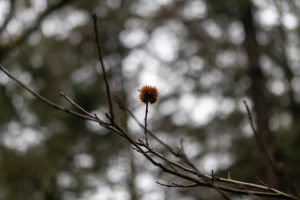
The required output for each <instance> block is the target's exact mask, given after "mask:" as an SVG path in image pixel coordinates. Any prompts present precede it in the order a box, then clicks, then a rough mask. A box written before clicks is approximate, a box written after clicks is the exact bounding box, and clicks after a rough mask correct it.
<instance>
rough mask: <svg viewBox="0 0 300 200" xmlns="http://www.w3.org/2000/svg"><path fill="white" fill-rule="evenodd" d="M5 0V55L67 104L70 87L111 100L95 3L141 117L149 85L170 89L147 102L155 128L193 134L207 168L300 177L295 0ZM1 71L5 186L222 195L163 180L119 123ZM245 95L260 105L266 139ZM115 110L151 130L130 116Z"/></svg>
mask: <svg viewBox="0 0 300 200" xmlns="http://www.w3.org/2000/svg"><path fill="white" fill-rule="evenodd" d="M1 3H2V7H3V8H5V9H4V10H5V12H4V11H3V12H2V13H3V15H2V25H1V28H0V34H1V37H0V38H1V40H0V42H1V46H0V59H1V63H3V64H4V65H5V66H8V69H9V70H10V71H11V72H12V73H13V74H15V75H16V76H17V77H19V78H20V79H21V80H22V81H24V82H26V83H27V84H29V86H31V87H33V88H35V89H36V90H38V91H39V92H40V93H41V94H42V95H44V96H46V97H47V98H49V99H50V100H53V101H55V102H57V103H60V104H64V105H66V106H67V104H66V103H65V102H64V101H63V99H62V98H61V97H59V95H58V94H59V92H60V91H64V92H65V93H66V94H67V95H68V96H70V97H72V99H74V100H75V101H76V102H77V103H79V104H80V105H82V106H83V107H84V108H85V109H87V110H88V111H91V112H96V113H97V114H98V115H99V116H103V115H104V113H105V112H107V111H108V110H107V108H108V106H107V104H106V102H105V95H104V94H105V86H104V82H103V79H102V78H101V76H100V75H99V73H101V70H100V65H99V64H98V60H97V52H96V46H95V42H94V34H93V27H92V22H91V19H90V15H91V14H92V13H96V14H97V16H98V18H99V19H100V24H99V30H100V33H99V35H101V41H102V43H103V47H102V48H103V55H104V61H105V63H106V64H107V66H108V69H107V73H108V78H109V80H110V83H111V90H112V93H113V95H114V96H115V97H116V98H117V99H121V100H122V103H123V104H125V105H127V106H128V107H129V108H130V109H132V111H133V113H134V114H135V115H136V116H137V117H138V119H139V120H140V121H142V120H143V115H144V107H143V106H142V104H141V102H139V101H138V99H137V96H138V93H137V89H138V88H140V86H141V85H142V84H154V85H157V86H158V88H159V89H160V94H161V98H160V101H159V103H158V105H157V106H154V107H151V108H150V112H149V126H150V129H151V130H152V131H153V132H154V133H155V134H156V135H158V136H159V137H161V138H162V139H163V140H164V141H166V142H167V143H168V144H170V145H172V146H178V145H179V141H180V139H181V138H184V144H185V146H186V153H187V154H188V156H189V157H191V159H192V160H193V161H194V162H195V163H196V165H197V166H198V167H199V168H200V169H201V170H202V171H205V172H207V173H211V170H212V169H213V170H214V171H215V173H217V174H219V175H220V176H225V175H226V176H227V173H228V172H230V173H231V176H232V177H238V178H239V180H244V181H251V182H255V181H256V180H255V177H256V176H257V177H259V179H261V180H263V181H264V182H265V183H267V184H268V185H270V186H274V187H278V188H281V189H282V190H285V191H288V192H291V193H293V192H295V190H296V188H299V185H300V183H299V178H298V172H297V169H298V168H299V154H300V152H299V147H298V145H297V144H298V143H299V139H300V138H299V133H298V127H297V126H298V123H297V122H298V120H299V112H298V111H299V66H298V64H297V63H298V59H299V58H298V56H297V55H298V51H299V26H298V23H299V21H298V20H299V16H298V13H299V6H300V5H299V4H298V3H297V1H288V2H286V1H280V0H276V1H267V0H264V1H237V0H230V1H226V2H220V1H201V0H195V1H180V0H178V1H175V0H173V1H143V0H135V1H120V0H107V1H96V0H93V1H89V3H88V4H87V3H86V2H83V1H79V0H77V1H76V0H61V1H14V0H11V1H7V2H1ZM96 72H97V73H96ZM0 82H1V96H0V102H1V105H2V106H1V116H0V122H1V143H0V144H1V151H0V154H1V156H0V168H1V170H0V176H1V178H0V185H1V195H2V197H3V198H4V199H78V198H89V196H90V194H91V193H92V192H91V191H93V190H92V189H98V190H100V192H101V191H102V196H101V197H99V198H100V199H101V198H103V199H108V198H109V197H108V196H109V192H107V191H110V193H111V194H113V195H115V196H114V197H111V198H114V199H116V198H119V199H124V198H128V199H142V198H147V199H149V198H151V197H152V198H155V199H183V198H187V199H189V198H191V199H203V198H205V199H217V198H220V196H219V195H218V194H217V193H216V192H211V191H210V190H207V189H204V190H203V191H202V190H201V191H200V192H199V189H188V190H174V189H172V188H163V187H161V186H158V185H156V184H155V180H158V178H157V177H160V175H161V174H160V173H161V172H160V171H158V170H156V169H154V168H152V167H149V163H147V162H143V159H142V158H141V157H140V155H136V154H135V153H132V152H131V151H130V150H129V146H128V145H127V144H126V143H125V142H124V141H122V140H121V139H120V138H119V137H118V136H116V135H114V134H112V133H110V132H107V131H106V130H105V129H103V128H101V127H98V126H97V125H96V124H92V123H88V122H85V121H83V120H78V119H76V118H74V117H70V116H66V115H63V114H61V113H58V112H57V111H55V110H51V109H49V107H47V106H46V105H43V104H41V103H39V102H38V101H37V100H36V99H34V98H32V96H31V95H28V93H27V92H25V91H24V90H22V89H20V88H19V87H17V86H16V85H15V84H14V83H13V82H12V81H10V80H8V79H7V77H6V76H2V74H1V75H0ZM244 99H247V100H248V101H249V102H250V101H251V104H252V105H253V110H254V112H255V119H256V125H257V133H258V135H259V137H258V138H257V141H258V145H257V144H256V143H257V142H256V140H255V139H254V135H253V133H252V131H251V129H250V126H249V123H248V121H247V114H246V111H245V107H244V106H243V103H242V101H243V100H244ZM116 113H117V114H116V116H117V117H116V118H117V120H118V121H119V122H120V123H121V124H122V125H123V126H124V127H126V128H127V129H128V130H129V131H130V132H131V133H133V134H135V135H136V137H137V138H138V137H143V135H142V133H143V130H142V129H140V128H139V127H138V126H137V125H136V123H135V122H134V120H133V119H132V118H130V117H128V116H127V115H126V114H125V113H124V112H123V111H122V110H121V109H118V108H116ZM262 143H263V145H260V144H262ZM264 147H266V148H264ZM254 163H255V164H254ZM163 178H166V179H168V178H170V177H168V176H166V177H163ZM292 185H294V187H292ZM104 191H106V192H104ZM105 195H108V196H105ZM118 195H119V196H118ZM253 199H254V198H253Z"/></svg>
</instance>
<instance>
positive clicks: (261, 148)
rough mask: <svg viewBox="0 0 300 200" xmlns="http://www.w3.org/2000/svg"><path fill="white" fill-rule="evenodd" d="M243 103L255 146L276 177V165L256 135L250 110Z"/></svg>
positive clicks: (277, 173) (277, 172) (259, 137)
mask: <svg viewBox="0 0 300 200" xmlns="http://www.w3.org/2000/svg"><path fill="white" fill-rule="evenodd" d="M243 103H244V105H245V107H246V110H247V116H248V120H249V123H250V126H251V129H252V131H253V133H254V136H255V140H256V143H257V146H258V147H259V149H260V152H261V154H262V155H263V156H264V157H265V159H267V161H268V163H269V165H270V166H271V168H272V170H273V171H274V173H275V174H276V175H277V176H280V173H279V171H278V168H277V166H276V163H275V161H274V159H273V158H272V156H271V154H270V152H269V150H268V149H267V146H266V145H265V142H264V141H263V139H262V138H261V136H260V135H259V134H258V132H257V130H256V128H255V126H254V121H253V117H252V114H251V111H250V108H249V106H248V104H247V102H246V100H244V101H243Z"/></svg>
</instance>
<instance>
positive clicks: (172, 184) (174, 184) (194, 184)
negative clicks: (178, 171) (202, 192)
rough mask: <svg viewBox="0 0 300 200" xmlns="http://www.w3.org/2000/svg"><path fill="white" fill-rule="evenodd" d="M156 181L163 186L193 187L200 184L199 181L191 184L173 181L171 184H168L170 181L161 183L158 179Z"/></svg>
mask: <svg viewBox="0 0 300 200" xmlns="http://www.w3.org/2000/svg"><path fill="white" fill-rule="evenodd" d="M156 183H157V184H158V185H161V186H164V187H177V188H178V187H180V188H191V187H197V186H199V184H197V183H193V184H189V185H183V184H178V183H171V184H168V183H161V182H159V181H156Z"/></svg>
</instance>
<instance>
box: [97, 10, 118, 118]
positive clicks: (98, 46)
mask: <svg viewBox="0 0 300 200" xmlns="http://www.w3.org/2000/svg"><path fill="white" fill-rule="evenodd" d="M93 23H94V33H95V42H96V46H97V52H98V59H99V62H100V65H101V70H102V74H103V79H104V82H105V89H106V96H107V100H108V105H109V119H110V122H111V123H113V122H114V111H113V103H112V100H111V94H110V89H109V83H108V79H107V75H106V71H105V65H104V62H103V56H102V52H101V43H100V39H99V34H98V28H97V16H96V15H93Z"/></svg>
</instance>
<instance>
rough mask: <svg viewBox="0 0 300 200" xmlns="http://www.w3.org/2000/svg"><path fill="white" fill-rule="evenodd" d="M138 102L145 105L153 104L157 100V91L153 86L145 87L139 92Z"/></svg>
mask: <svg viewBox="0 0 300 200" xmlns="http://www.w3.org/2000/svg"><path fill="white" fill-rule="evenodd" d="M139 91H140V96H139V97H140V100H141V101H142V102H143V103H145V104H147V103H151V104H153V103H155V102H156V101H157V99H158V90H157V88H156V87H155V86H151V85H145V86H143V87H142V88H141V89H140V90H139Z"/></svg>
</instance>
